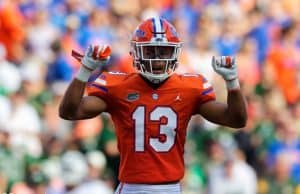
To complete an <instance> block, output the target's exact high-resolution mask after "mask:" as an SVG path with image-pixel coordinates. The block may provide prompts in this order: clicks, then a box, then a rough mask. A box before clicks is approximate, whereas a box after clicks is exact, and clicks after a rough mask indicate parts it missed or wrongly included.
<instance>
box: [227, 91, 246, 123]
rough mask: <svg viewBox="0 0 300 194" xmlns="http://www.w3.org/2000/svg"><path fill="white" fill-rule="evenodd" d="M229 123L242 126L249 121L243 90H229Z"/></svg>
mask: <svg viewBox="0 0 300 194" xmlns="http://www.w3.org/2000/svg"><path fill="white" fill-rule="evenodd" d="M227 104H228V108H227V113H226V115H227V117H228V122H229V123H228V125H229V126H230V127H234V128H241V127H244V126H245V125H246V122H247V105H246V100H245V98H244V96H243V94H242V92H241V90H239V89H238V90H229V91H228V97H227Z"/></svg>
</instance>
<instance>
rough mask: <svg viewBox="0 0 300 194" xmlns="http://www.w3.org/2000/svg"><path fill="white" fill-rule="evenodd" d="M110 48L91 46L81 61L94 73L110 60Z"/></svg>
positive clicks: (106, 46)
mask: <svg viewBox="0 0 300 194" xmlns="http://www.w3.org/2000/svg"><path fill="white" fill-rule="evenodd" d="M109 55H110V48H109V46H108V45H95V46H92V45H90V46H89V47H88V48H87V49H86V51H85V53H84V56H83V58H82V60H81V63H82V64H83V65H84V67H85V68H87V69H89V70H91V71H93V70H95V69H97V68H98V67H100V66H102V65H104V64H106V63H107V61H108V60H109Z"/></svg>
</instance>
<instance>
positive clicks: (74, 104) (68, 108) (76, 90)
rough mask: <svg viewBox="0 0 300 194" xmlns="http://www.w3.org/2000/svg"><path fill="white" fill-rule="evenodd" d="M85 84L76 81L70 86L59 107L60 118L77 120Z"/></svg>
mask: <svg viewBox="0 0 300 194" xmlns="http://www.w3.org/2000/svg"><path fill="white" fill-rule="evenodd" d="M85 85H86V83H85V82H82V81H79V80H78V79H74V80H73V81H72V82H71V84H70V85H69V87H68V89H67V91H66V92H65V95H64V97H63V99H62V101H61V104H60V107H59V116H60V117H61V118H63V119H67V120H75V119H76V113H77V110H78V108H79V105H80V103H81V99H82V97H83V94H84V89H85Z"/></svg>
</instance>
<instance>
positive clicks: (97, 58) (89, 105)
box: [59, 46, 109, 120]
mask: <svg viewBox="0 0 300 194" xmlns="http://www.w3.org/2000/svg"><path fill="white" fill-rule="evenodd" d="M104 49H105V47H104V46H102V47H99V46H94V47H93V46H89V47H88V49H87V50H86V52H85V54H84V56H83V58H82V60H81V63H82V66H81V67H80V70H79V72H78V73H77V75H76V78H75V79H73V81H72V82H71V84H70V85H69V87H68V88H67V91H66V92H65V94H64V96H63V99H62V101H61V103H60V107H59V116H60V117H61V118H63V119H67V120H79V119H88V118H92V117H95V116H97V115H98V114H100V113H101V112H103V111H105V110H106V107H107V105H106V103H105V101H104V100H102V99H100V98H98V97H95V96H86V97H83V94H84V90H85V87H86V82H87V81H88V78H89V76H90V75H91V73H92V72H93V70H95V69H97V68H98V67H100V66H102V65H104V64H105V63H106V62H107V60H108V58H109V57H108V56H106V57H103V56H102V55H101V54H102V53H103V51H104Z"/></svg>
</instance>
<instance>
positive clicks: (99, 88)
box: [86, 72, 111, 108]
mask: <svg viewBox="0 0 300 194" xmlns="http://www.w3.org/2000/svg"><path fill="white" fill-rule="evenodd" d="M108 76H109V75H108V74H107V73H106V72H104V73H101V72H94V73H93V74H92V75H91V76H90V78H89V80H88V82H87V86H86V94H87V95H88V96H97V97H99V98H101V99H102V100H104V101H105V102H106V104H107V106H108V108H109V107H110V106H111V105H110V104H111V94H110V91H109V84H110V83H109V78H108Z"/></svg>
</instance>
